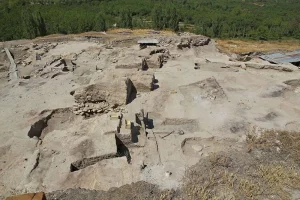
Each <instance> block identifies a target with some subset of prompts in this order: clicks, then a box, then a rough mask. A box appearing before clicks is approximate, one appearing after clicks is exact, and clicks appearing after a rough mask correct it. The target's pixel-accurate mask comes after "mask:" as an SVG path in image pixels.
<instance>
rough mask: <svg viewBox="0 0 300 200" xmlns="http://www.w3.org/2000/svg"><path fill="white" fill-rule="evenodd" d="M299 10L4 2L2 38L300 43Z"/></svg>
mask: <svg viewBox="0 0 300 200" xmlns="http://www.w3.org/2000/svg"><path fill="white" fill-rule="evenodd" d="M299 10H300V1H299V0H214V1H212V0H30V1H29V0H2V1H0V24H1V29H0V40H1V41H5V40H15V39H24V38H35V37H38V36H45V35H49V34H56V33H60V34H73V33H81V32H87V31H106V30H107V29H111V28H115V27H117V28H130V29H133V28H153V29H157V30H173V31H190V32H195V33H198V34H203V35H207V36H209V37H213V38H230V39H232V38H239V39H243V38H244V39H252V40H280V39H286V38H293V39H300V15H299Z"/></svg>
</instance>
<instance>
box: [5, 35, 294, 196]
mask: <svg viewBox="0 0 300 200" xmlns="http://www.w3.org/2000/svg"><path fill="white" fill-rule="evenodd" d="M123 33H124V32H120V33H107V34H104V33H101V34H100V33H98V34H96V33H93V34H92V33H90V34H83V35H77V36H76V35H74V36H69V37H67V36H59V35H56V36H52V37H50V36H49V37H45V38H38V39H35V40H32V41H29V40H27V41H12V42H9V43H5V44H1V45H2V46H4V47H7V48H9V50H10V51H11V52H12V53H13V55H14V60H15V63H16V64H17V68H18V74H19V78H18V80H17V81H8V78H7V76H4V75H3V76H2V75H1V76H0V96H1V98H0V107H1V109H0V128H1V132H0V134H1V140H0V196H2V197H7V196H11V195H15V194H21V193H27V192H37V191H43V192H45V193H47V199H172V198H173V199H174V198H175V199H276V198H277V199H297V198H300V193H299V184H298V183H299V182H300V179H299V150H300V149H299V148H298V146H299V142H298V141H299V135H300V133H299V131H300V124H299V121H300V108H299V106H297V105H300V85H299V77H300V71H299V69H298V68H297V67H295V66H293V65H272V64H270V63H266V61H262V60H259V59H258V58H255V59H252V60H249V61H237V60H236V59H235V58H233V57H229V56H228V55H226V54H223V53H221V52H219V51H218V49H217V48H216V45H217V44H216V42H215V41H214V40H210V39H208V38H206V37H204V36H191V35H190V34H185V35H181V36H177V35H172V34H157V33H155V34H153V33H144V32H143V33H140V34H137V33H132V34H129V35H127V34H126V35H124V34H123ZM141 38H143V39H145V38H152V39H157V40H158V41H159V43H158V44H157V46H147V47H146V48H140V46H139V45H138V44H137V41H138V40H139V39H141ZM0 63H1V65H0V74H2V73H3V74H7V73H8V72H9V65H10V63H9V61H8V59H7V57H6V55H5V53H4V54H3V52H1V53H0ZM142 110H143V111H142ZM142 113H144V114H142ZM143 115H144V116H143ZM78 188H81V189H78Z"/></svg>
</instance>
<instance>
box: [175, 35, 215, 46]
mask: <svg viewBox="0 0 300 200" xmlns="http://www.w3.org/2000/svg"><path fill="white" fill-rule="evenodd" d="M209 42H210V38H209V37H205V36H202V35H192V36H183V37H181V39H180V43H179V44H177V47H178V48H179V49H182V48H191V47H199V46H204V45H207V44H208V43H209Z"/></svg>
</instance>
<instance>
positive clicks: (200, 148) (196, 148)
mask: <svg viewBox="0 0 300 200" xmlns="http://www.w3.org/2000/svg"><path fill="white" fill-rule="evenodd" d="M192 148H193V149H194V150H195V151H196V152H200V151H202V150H203V147H202V146H201V145H192Z"/></svg>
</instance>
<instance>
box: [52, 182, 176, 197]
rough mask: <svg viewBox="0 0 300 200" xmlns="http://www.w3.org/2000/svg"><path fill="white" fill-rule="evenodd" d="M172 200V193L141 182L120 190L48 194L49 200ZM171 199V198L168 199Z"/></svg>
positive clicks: (83, 190)
mask: <svg viewBox="0 0 300 200" xmlns="http://www.w3.org/2000/svg"><path fill="white" fill-rule="evenodd" d="M162 196H165V197H164V198H162V199H170V197H171V196H172V192H169V191H164V192H162V191H160V190H159V188H158V186H156V185H153V184H150V183H146V182H144V181H140V182H137V183H133V184H130V185H124V186H122V187H120V188H111V189H110V190H109V191H107V192H104V191H95V190H86V189H68V190H65V191H55V192H51V193H48V194H46V197H47V200H57V199H59V200H82V199H85V200H94V199H103V200H109V199H114V200H121V199H122V200H123V199H128V200H129V199H132V200H135V199H145V200H146V199H149V200H150V199H151V200H152V199H160V198H161V197H162ZM168 197H169V198H168Z"/></svg>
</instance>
